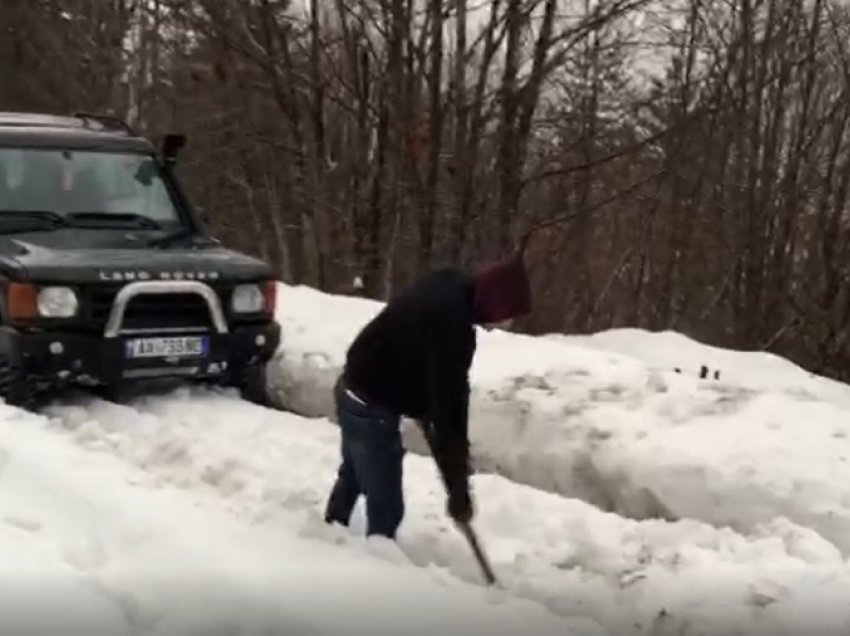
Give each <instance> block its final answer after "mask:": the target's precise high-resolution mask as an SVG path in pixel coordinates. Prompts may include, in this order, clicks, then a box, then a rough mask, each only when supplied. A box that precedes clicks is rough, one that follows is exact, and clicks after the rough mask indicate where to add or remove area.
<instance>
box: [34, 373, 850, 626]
mask: <svg viewBox="0 0 850 636" xmlns="http://www.w3.org/2000/svg"><path fill="white" fill-rule="evenodd" d="M47 413H48V414H51V415H53V416H55V417H56V418H58V421H59V423H60V424H61V426H63V427H64V428H65V429H66V430H67V431H68V433H69V434H70V435H71V436H72V437H73V438H74V439H76V440H77V442H79V443H80V444H82V445H84V446H87V447H89V448H92V449H99V450H107V451H109V452H110V453H115V454H117V455H119V456H121V457H123V458H124V459H126V460H129V461H130V462H132V463H134V464H136V465H138V466H140V467H142V468H144V469H145V470H146V471H147V474H148V479H149V480H150V481H151V482H152V483H166V484H169V485H173V486H178V487H183V488H187V489H201V490H204V491H207V492H212V493H215V494H216V495H217V496H219V497H220V498H221V501H222V502H223V505H224V506H225V507H226V508H227V509H228V510H229V511H230V512H231V513H233V514H235V515H236V516H238V517H239V518H241V519H243V520H244V521H246V522H248V523H253V524H258V525H259V524H264V523H272V522H274V523H278V522H281V521H284V520H285V521H286V522H287V523H288V524H290V525H294V526H295V527H297V528H299V529H300V533H301V535H302V536H304V537H308V538H312V539H318V540H324V541H328V542H331V543H357V542H360V539H359V538H358V536H357V533H358V532H359V531H360V530H361V529H362V507H360V508H358V511H357V516H356V518H355V520H354V524H353V527H352V529H351V531H348V532H346V531H344V530H341V529H339V528H330V527H327V526H326V525H325V524H324V523H322V521H321V511H322V507H323V505H324V500H325V496H326V494H327V491H328V489H329V487H330V485H331V482H332V480H333V478H334V474H335V469H336V462H337V452H338V451H337V448H338V443H339V439H338V433H337V430H336V428H335V427H334V426H331V425H329V424H328V422H327V421H326V420H308V419H304V418H301V417H298V416H295V415H292V414H287V413H280V412H277V411H272V410H268V409H261V408H259V407H256V406H254V405H251V404H247V403H245V402H242V401H240V400H238V399H236V398H234V397H232V396H231V395H230V394H228V393H220V392H214V391H203V390H189V389H183V390H179V391H177V392H175V393H172V394H168V395H166V396H151V397H143V398H140V399H138V400H135V401H134V402H132V403H131V404H130V405H126V406H121V405H115V404H110V403H106V402H102V401H97V400H89V399H83V400H82V401H80V402H78V403H76V404H74V403H68V404H64V405H57V406H53V407H51V408H49V409H48V410H47ZM473 483H474V489H475V495H476V502H477V505H478V507H479V514H478V517H477V521H476V525H477V526H478V527H479V529H480V530H481V533H482V539H483V540H484V543H485V547H486V548H487V549H488V551H489V552H490V556H491V558H492V560H493V562H494V566H495V568H496V571H497V576H499V577H500V578H501V580H502V582H503V583H505V584H506V587H507V590H508V592H509V593H510V594H515V595H517V596H519V597H524V598H528V599H531V600H535V601H537V602H541V603H543V604H544V605H545V606H547V607H549V608H550V609H551V610H553V611H555V612H556V613H558V614H560V615H562V616H567V617H586V618H587V619H589V620H590V621H597V622H598V623H599V624H602V625H604V626H605V627H606V628H608V629H610V630H611V631H612V632H613V633H617V634H634V635H637V634H647V633H650V634H652V633H657V634H660V633H661V632H663V633H675V632H677V631H686V633H688V634H691V635H698V634H706V635H707V634H712V635H713V634H754V635H755V634H762V633H764V634H767V633H771V634H777V635H779V634H789V635H790V634H795V633H798V632H800V631H806V632H808V633H811V634H819V633H822V634H831V633H835V632H833V631H821V630H819V628H820V627H822V626H824V629H827V630H829V629H832V628H836V629H837V627H838V626H844V625H847V624H850V609H846V608H843V609H840V610H839V609H838V608H839V605H838V604H836V605H835V606H834V607H832V606H829V607H828V609H826V608H825V607H824V606H823V603H824V602H825V601H829V600H831V599H836V598H839V597H840V594H845V595H846V594H850V574H848V569H847V567H846V565H845V564H844V562H843V560H842V559H841V556H840V553H839V552H838V550H837V549H836V548H835V546H833V545H832V544H829V543H828V542H826V541H825V540H823V539H822V538H821V537H819V536H818V535H817V534H816V533H814V532H811V531H808V530H806V529H803V528H800V527H798V526H795V525H793V524H791V523H790V522H787V521H784V520H781V519H780V520H776V521H774V522H771V523H769V524H762V525H759V526H757V527H756V528H754V529H753V531H752V532H750V533H748V534H747V535H742V534H738V533H735V532H733V531H732V530H729V529H718V528H714V527H712V526H709V525H706V524H702V523H699V522H696V521H688V520H685V521H679V522H675V523H667V522H664V521H660V520H655V521H644V522H637V521H633V520H627V519H624V518H622V517H619V516H617V515H614V514H609V513H603V512H601V511H599V510H597V509H595V508H593V507H592V506H589V505H588V504H585V503H582V502H579V501H576V500H568V499H564V498H561V497H559V496H557V495H554V494H550V493H544V492H542V491H539V490H535V489H533V488H530V487H526V486H522V485H519V484H515V483H512V482H509V481H507V480H505V479H503V478H500V477H495V476H489V475H487V476H476V477H475V478H474V479H473ZM405 491H406V497H407V501H408V514H407V516H406V519H405V522H404V524H403V525H402V528H401V531H400V537H399V539H400V545H401V549H402V552H401V553H400V552H399V551H398V550H396V548H395V546H392V545H385V544H382V543H381V542H366V544H365V546H366V548H367V549H369V550H371V551H373V552H374V553H376V554H377V555H378V556H380V557H381V558H384V559H389V560H392V561H402V562H403V561H406V560H408V561H412V562H413V563H415V564H417V565H420V566H424V567H432V568H433V567H436V568H437V570H435V573H434V576H435V577H438V578H441V577H443V578H444V577H446V576H449V577H458V578H461V579H464V580H467V581H474V582H477V581H478V580H479V574H478V572H477V571H476V569H475V565H474V562H473V561H472V558H471V555H470V552H469V549H468V546H466V545H465V544H464V543H463V540H462V539H461V537H460V536H459V535H458V534H457V533H456V532H455V531H454V530H453V528H451V526H450V524H449V523H448V520H447V518H446V516H445V512H444V494H443V491H442V486H441V484H440V482H439V480H438V478H437V474H436V471H435V469H434V467H433V462H432V461H431V460H430V459H423V458H420V457H415V456H409V457H408V459H407V460H406V462H405ZM444 580H448V579H445V578H444ZM825 581H829V583H828V587H827V586H826V584H825V583H824V582H825ZM836 595H838V596H836ZM765 599H767V600H765ZM842 607H843V606H842ZM659 620H660V622H661V626H659ZM814 622H817V623H818V624H814ZM577 626H578V630H577V631H579V632H581V633H587V634H591V633H594V632H595V631H598V630H596V628H595V627H594V625H593V624H592V623H590V622H585V623H583V624H579V623H577ZM754 626H755V627H754Z"/></svg>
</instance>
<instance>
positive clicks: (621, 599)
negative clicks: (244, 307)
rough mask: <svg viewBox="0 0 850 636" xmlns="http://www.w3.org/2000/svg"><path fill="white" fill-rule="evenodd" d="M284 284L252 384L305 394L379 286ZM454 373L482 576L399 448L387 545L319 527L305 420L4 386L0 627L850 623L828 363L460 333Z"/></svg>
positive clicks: (334, 452) (316, 446)
mask: <svg viewBox="0 0 850 636" xmlns="http://www.w3.org/2000/svg"><path fill="white" fill-rule="evenodd" d="M280 307H281V311H280V315H279V318H280V320H281V322H282V324H283V328H284V342H283V345H282V347H281V351H280V356H279V357H278V359H277V360H275V361H274V363H273V364H272V365H271V366H270V370H271V371H272V376H271V379H272V383H273V386H274V389H275V393H276V395H277V396H278V397H279V398H280V399H281V400H282V401H283V402H284V403H285V404H287V405H289V406H290V407H294V408H296V409H298V410H301V411H302V412H307V413H310V414H313V415H319V416H321V415H324V414H327V413H329V412H331V410H332V404H331V400H330V397H331V391H330V389H331V386H332V383H333V381H334V380H335V377H336V374H337V372H338V370H339V368H340V365H341V361H342V356H343V354H344V351H345V348H346V346H347V344H348V342H350V340H351V338H353V336H354V335H355V334H356V332H357V330H358V329H359V328H360V326H361V325H362V324H364V323H365V322H366V321H367V320H368V319H369V318H370V317H371V316H372V315H374V313H375V312H376V311H378V310H379V309H380V304H378V303H374V302H371V301H364V300H361V299H354V298H342V297H330V296H327V295H324V294H321V293H319V292H316V291H313V290H309V289H306V288H291V287H286V286H282V287H281V293H280ZM544 345H545V346H544ZM697 360H699V362H698V364H706V365H708V366H709V367H710V368H712V369H713V368H717V367H723V369H722V370H721V381H719V382H718V381H713V380H708V381H701V380H699V379H698V378H696V377H695V375H696V373H697V372H698V366H695V365H694V364H691V366H688V363H695V362H696V361H697ZM736 362H738V363H739V364H737V368H735V369H732V367H734V366H736ZM674 366H679V367H681V368H682V370H683V373H682V374H677V373H675V372H673V371H672V368H671V367H674ZM472 381H473V390H474V398H473V404H472V413H471V417H472V420H471V425H472V435H473V447H474V453H475V454H476V456H477V458H478V464H479V465H481V466H483V467H485V468H490V469H493V470H494V471H495V472H496V473H501V474H486V473H485V474H477V475H475V476H474V477H473V480H472V485H473V492H474V496H475V501H476V506H477V509H478V515H477V516H476V520H475V525H476V527H477V529H478V530H479V532H480V535H481V538H482V540H483V543H484V546H485V549H486V550H487V552H488V553H489V555H490V557H491V559H492V561H493V565H494V567H495V570H496V574H497V576H498V577H499V579H500V582H501V583H502V584H503V585H504V589H502V590H493V589H490V590H488V589H484V588H483V587H481V586H480V573H479V572H478V571H477V569H476V566H475V563H474V561H473V559H472V556H471V553H470V550H469V547H468V546H467V545H466V544H465V543H464V541H463V540H462V537H461V536H460V535H459V534H458V533H457V532H456V531H455V530H454V529H453V528H452V527H451V525H450V523H449V520H448V519H447V517H446V514H445V510H444V506H445V494H444V492H443V489H442V486H441V483H440V480H439V478H438V477H437V472H436V469H435V467H434V465H433V461H432V460H431V459H430V458H428V457H422V456H417V455H409V456H408V457H407V459H406V460H405V465H404V470H405V494H406V500H407V509H408V513H407V516H406V518H405V521H404V523H403V525H402V527H401V532H400V537H399V545H395V544H392V543H389V542H386V541H380V540H371V541H366V540H364V539H363V538H362V536H361V533H362V530H363V509H362V507H360V508H358V511H357V515H356V518H355V522H354V524H353V527H352V528H351V529H349V530H344V529H341V528H338V527H329V526H327V525H325V524H324V523H323V522H322V520H321V514H322V509H323V506H324V501H325V497H326V495H327V492H328V489H329V488H330V486H331V483H332V481H333V479H334V476H335V470H336V465H337V464H336V463H337V460H338V445H339V436H338V430H337V428H336V426H334V425H333V423H332V422H331V421H330V420H328V419H326V418H324V417H317V418H313V419H308V418H305V417H301V416H298V415H295V414H292V413H284V412H277V411H273V410H269V409H262V408H259V407H257V406H254V405H251V404H248V403H246V402H243V401H240V400H238V399H237V398H236V397H235V395H234V394H232V393H229V392H223V391H211V390H202V389H199V388H194V389H189V388H183V389H180V390H177V391H174V392H170V393H166V394H164V395H157V394H151V395H148V396H146V397H141V398H137V399H134V400H133V401H132V402H131V403H129V404H127V405H117V404H110V403H107V402H103V401H100V400H97V399H94V398H91V397H85V396H78V397H76V398H73V399H71V398H68V397H64V398H61V400H60V401H58V402H57V403H55V404H54V405H52V406H50V407H48V408H47V409H45V410H44V416H43V417H42V416H36V415H32V414H25V413H22V412H21V411H18V410H16V409H12V408H9V407H6V406H3V405H0V546H2V547H4V548H5V554H4V556H5V563H6V565H7V567H6V570H5V572H4V579H3V584H4V585H3V589H2V592H3V593H2V594H0V631H2V632H3V633H16V634H48V633H57V632H61V633H66V634H70V633H80V634H83V633H86V634H99V633H104V634H106V633H109V634H130V633H132V634H163V635H164V634H185V635H187V636H188V635H190V634H191V635H193V636H194V635H197V636H201V635H202V634H203V635H205V636H207V635H209V636H224V635H225V634H227V635H228V636H230V635H231V634H233V635H235V634H240V635H241V634H246V635H247V634H272V633H274V634H278V633H286V634H292V635H294V636H298V635H300V634H316V635H318V634H346V635H347V636H348V635H350V634H353V633H355V632H356V633H364V634H365V633H374V634H376V635H382V634H400V633H403V634H420V633H421V634H429V636H430V635H432V634H434V633H451V634H470V635H471V634H473V633H476V634H478V633H486V634H490V635H491V636H499V635H500V634H517V633H527V634H529V636H531V635H532V634H541V635H548V634H560V635H564V636H569V635H570V634H574V635H575V636H604V635H610V636H614V635H616V636H620V635H625V636H638V635H650V636H667V635H671V636H672V635H674V634H675V635H677V636H709V635H711V636H714V635H715V634H717V635H721V636H733V635H735V636H749V635H754V636H755V635H758V636H761V635H762V634H764V635H767V634H771V635H776V636H786V635H787V636H792V635H794V636H796V635H798V634H801V633H805V634H813V635H819V636H827V635H829V636H832V635H833V634H839V633H846V632H847V631H848V629H850V605H848V604H847V602H846V599H847V597H848V596H850V564H848V562H847V559H846V556H845V554H844V553H845V552H846V551H847V548H848V546H850V539H848V536H850V534H848V532H847V530H848V525H850V510H848V508H850V497H848V496H847V495H846V494H845V493H844V491H843V484H844V483H848V477H850V475H848V469H847V467H846V459H845V457H846V453H847V451H848V442H847V439H846V424H845V422H846V421H847V414H848V413H847V408H848V404H849V403H850V402H848V400H847V395H848V393H847V391H848V387H846V386H845V385H841V384H838V383H833V382H829V381H826V380H824V379H823V378H818V377H816V376H812V375H811V374H808V373H806V372H805V371H804V370H802V369H799V368H797V367H794V366H793V365H791V364H790V363H787V361H783V360H781V359H776V358H773V357H771V356H766V355H763V354H759V353H740V352H727V351H723V350H717V349H713V348H707V347H702V345H700V344H699V343H695V342H693V341H689V340H687V339H684V338H683V337H681V336H679V335H677V334H647V333H645V332H639V331H615V332H606V333H602V334H595V335H593V336H581V337H578V336H569V337H566V336H551V337H544V338H525V337H519V336H515V335H510V334H506V333H503V332H491V333H482V335H481V339H480V341H479V352H478V355H477V356H476V360H475V364H474V367H473V370H472ZM408 442H410V443H411V444H413V443H415V439H413V438H412V437H410V436H409V437H408ZM506 476H508V477H512V478H514V479H517V480H519V481H522V482H525V483H526V484H527V485H523V484H521V483H516V482H514V481H509V480H508V479H506ZM531 485H534V486H536V487H531ZM547 491H548V492H547ZM557 493H563V494H567V495H569V496H570V497H572V498H569V497H563V496H560V495H559V494H557ZM593 504H595V505H593ZM605 510H611V511H616V512H617V513H619V514H614V513H612V512H606V511H605ZM629 516H630V517H634V518H635V519H630V518H627V517H629ZM644 517H652V518H650V519H646V520H640V519H641V518H644ZM665 518H666V520H665ZM680 518H681V519H682V520H678V519H680ZM415 566H419V567H415Z"/></svg>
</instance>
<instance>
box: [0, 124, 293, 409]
mask: <svg viewBox="0 0 850 636" xmlns="http://www.w3.org/2000/svg"><path fill="white" fill-rule="evenodd" d="M184 144H185V138H183V137H182V136H179V135H167V136H166V137H165V140H164V141H163V143H162V147H161V148H159V149H158V148H156V147H154V145H152V144H151V142H150V141H148V140H146V139H144V138H142V137H140V136H138V135H136V134H135V133H134V132H133V131H132V130H131V129H130V128H129V127H128V126H127V125H126V124H124V123H123V122H121V121H119V120H114V119H111V118H108V117H103V116H97V115H90V114H84V113H80V114H75V115H73V116H53V115H42V114H29V113H0V397H2V398H3V399H5V401H6V402H7V403H10V404H15V405H19V406H24V407H30V406H32V405H33V404H34V403H35V399H36V398H37V397H38V396H40V395H44V394H46V393H47V392H49V391H50V389H51V388H55V387H57V386H59V385H63V384H68V383H75V384H82V385H90V386H101V387H107V388H118V387H121V386H124V385H126V384H127V383H130V382H134V381H137V380H141V379H149V378H165V377H184V378H192V379H198V380H204V381H212V382H215V383H219V384H222V385H225V386H235V387H238V388H239V389H240V390H241V391H242V394H243V396H244V397H246V398H247V399H250V400H252V401H257V402H265V396H266V390H265V373H264V370H265V365H266V363H267V362H268V360H269V359H270V357H271V356H272V355H273V353H274V352H275V350H276V348H277V346H278V344H279V341H280V326H279V325H278V323H277V322H276V321H275V301H276V289H277V288H276V282H275V279H274V276H273V271H272V269H271V267H270V266H269V265H268V264H266V263H264V262H262V261H260V260H257V259H255V258H252V257H249V256H247V255H245V254H241V253H239V252H235V251H233V250H230V249H226V248H224V247H223V246H221V244H220V243H219V242H218V241H216V240H215V239H213V238H211V237H210V236H209V235H208V233H207V232H206V230H205V228H204V225H203V222H202V219H201V218H200V215H199V214H198V213H197V212H196V211H195V210H194V209H193V207H192V206H191V205H190V204H189V202H188V201H187V199H186V196H185V194H184V192H183V191H182V190H181V188H180V185H179V183H178V181H177V179H176V178H175V174H174V166H175V165H176V160H177V156H178V153H179V149H180V148H181V147H182V146H183V145H184Z"/></svg>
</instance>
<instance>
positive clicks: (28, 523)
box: [3, 515, 43, 532]
mask: <svg viewBox="0 0 850 636" xmlns="http://www.w3.org/2000/svg"><path fill="white" fill-rule="evenodd" d="M3 521H5V522H6V523H7V524H8V525H10V526H12V527H15V528H18V529H19V530H24V531H26V532H38V531H39V530H41V528H42V526H43V524H42V522H41V521H38V520H37V519H30V518H27V517H18V516H16V515H3Z"/></svg>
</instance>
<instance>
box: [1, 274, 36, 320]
mask: <svg viewBox="0 0 850 636" xmlns="http://www.w3.org/2000/svg"><path fill="white" fill-rule="evenodd" d="M6 303H7V306H8V308H9V318H10V319H11V320H12V321H14V322H19V321H27V320H34V319H35V318H37V317H38V291H37V290H36V288H35V287H33V286H32V285H27V284H24V283H9V287H8V288H7V290H6Z"/></svg>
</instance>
